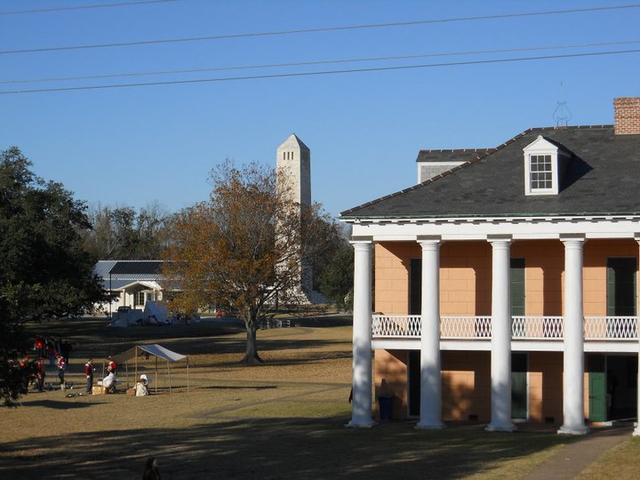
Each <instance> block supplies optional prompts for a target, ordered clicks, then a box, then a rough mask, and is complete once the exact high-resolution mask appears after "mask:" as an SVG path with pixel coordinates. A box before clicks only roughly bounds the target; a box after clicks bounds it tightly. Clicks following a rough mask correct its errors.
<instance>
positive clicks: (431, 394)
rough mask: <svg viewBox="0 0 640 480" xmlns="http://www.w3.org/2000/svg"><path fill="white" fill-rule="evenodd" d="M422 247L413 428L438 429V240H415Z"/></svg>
mask: <svg viewBox="0 0 640 480" xmlns="http://www.w3.org/2000/svg"><path fill="white" fill-rule="evenodd" d="M418 241H419V243H420V245H421V247H422V292H421V294H422V298H421V305H422V310H421V312H422V321H421V323H422V331H421V334H420V421H419V422H418V424H417V425H416V427H417V428H424V429H437V428H442V427H443V426H444V424H443V423H442V400H441V390H442V375H441V372H440V239H439V238H437V237H431V238H426V237H422V238H421V237H418Z"/></svg>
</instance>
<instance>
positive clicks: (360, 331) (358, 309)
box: [347, 237, 373, 427]
mask: <svg viewBox="0 0 640 480" xmlns="http://www.w3.org/2000/svg"><path fill="white" fill-rule="evenodd" d="M351 244H352V245H353V248H354V262H353V264H354V265H353V269H354V271H353V378H352V388H353V390H352V394H353V398H352V401H351V421H350V422H349V423H348V424H347V426H348V427H371V426H372V425H373V419H372V417H371V396H372V392H371V387H372V379H371V244H372V238H371V237H353V239H352V241H351Z"/></svg>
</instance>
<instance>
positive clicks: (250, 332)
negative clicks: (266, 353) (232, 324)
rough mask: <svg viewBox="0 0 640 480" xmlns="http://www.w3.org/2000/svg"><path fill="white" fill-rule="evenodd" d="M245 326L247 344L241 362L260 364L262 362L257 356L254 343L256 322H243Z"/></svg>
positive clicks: (256, 348)
mask: <svg viewBox="0 0 640 480" xmlns="http://www.w3.org/2000/svg"><path fill="white" fill-rule="evenodd" d="M245 327H246V329H247V346H246V350H245V354H244V357H243V358H242V360H241V363H245V364H247V365H260V364H261V363H263V362H262V359H261V358H260V357H259V356H258V346H257V343H256V331H257V329H258V328H257V325H256V322H255V321H252V322H245Z"/></svg>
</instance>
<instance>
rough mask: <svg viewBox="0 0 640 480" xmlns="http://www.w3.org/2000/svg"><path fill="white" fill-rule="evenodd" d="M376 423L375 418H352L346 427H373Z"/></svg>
mask: <svg viewBox="0 0 640 480" xmlns="http://www.w3.org/2000/svg"><path fill="white" fill-rule="evenodd" d="M375 424H376V422H374V421H373V420H353V419H352V420H351V421H350V422H349V423H347V424H346V425H345V427H346V428H371V427H373V426H374V425H375Z"/></svg>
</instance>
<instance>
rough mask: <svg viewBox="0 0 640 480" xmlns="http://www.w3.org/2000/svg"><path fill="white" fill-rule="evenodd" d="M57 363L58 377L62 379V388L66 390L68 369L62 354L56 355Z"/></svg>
mask: <svg viewBox="0 0 640 480" xmlns="http://www.w3.org/2000/svg"><path fill="white" fill-rule="evenodd" d="M56 365H57V367H58V378H59V379H60V390H64V371H65V370H66V369H67V362H65V360H64V357H63V356H62V355H60V354H58V355H57V356H56Z"/></svg>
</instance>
